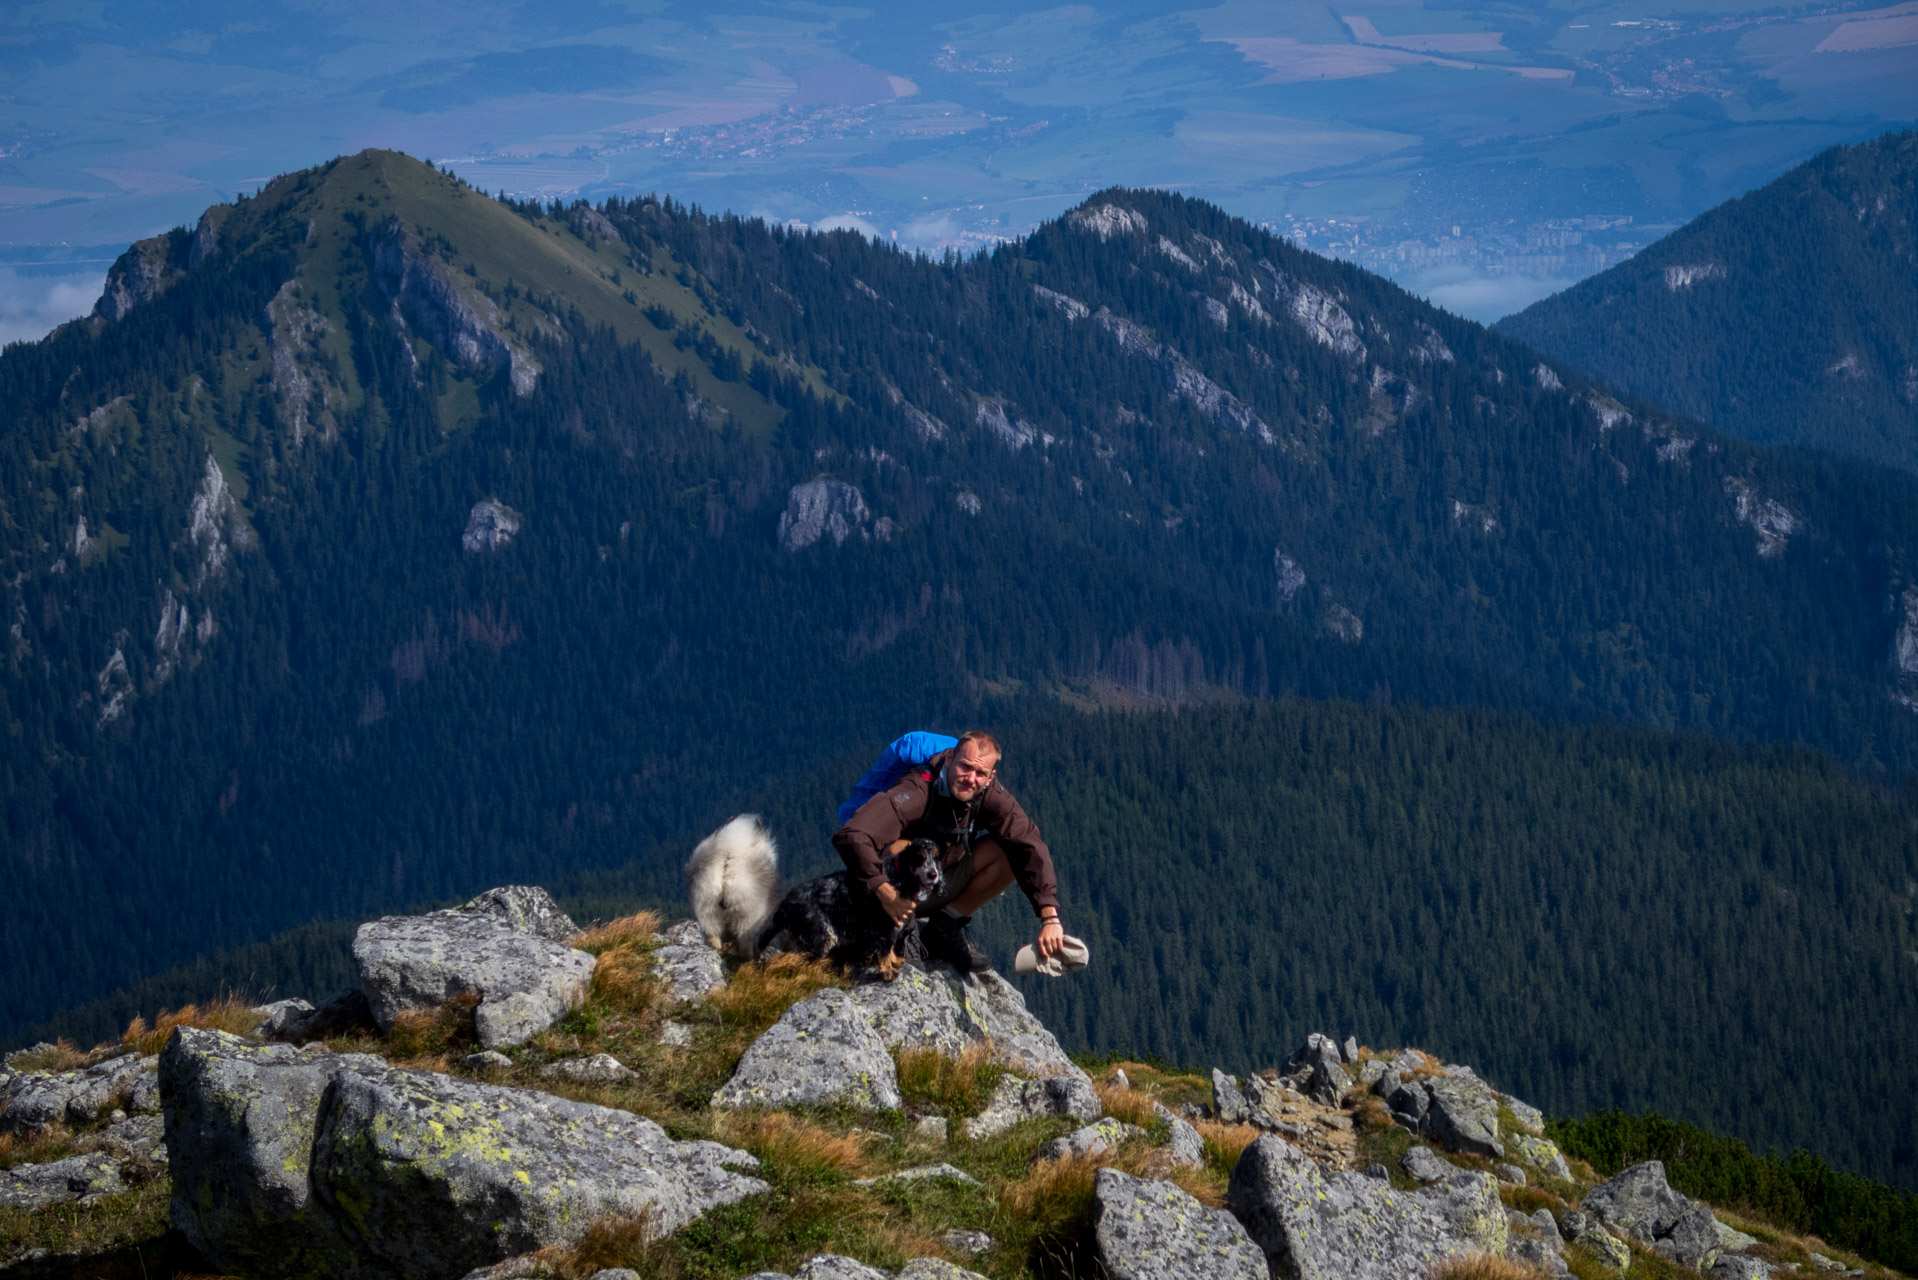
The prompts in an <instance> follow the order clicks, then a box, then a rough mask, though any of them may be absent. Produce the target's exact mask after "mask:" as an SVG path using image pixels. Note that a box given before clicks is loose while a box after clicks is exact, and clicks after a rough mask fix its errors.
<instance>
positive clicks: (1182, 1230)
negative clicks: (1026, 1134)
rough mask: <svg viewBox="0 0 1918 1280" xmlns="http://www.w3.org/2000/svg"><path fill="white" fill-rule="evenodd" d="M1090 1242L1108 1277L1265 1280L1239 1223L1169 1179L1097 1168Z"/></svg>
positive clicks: (1263, 1265)
mask: <svg viewBox="0 0 1918 1280" xmlns="http://www.w3.org/2000/svg"><path fill="white" fill-rule="evenodd" d="M1092 1196H1093V1213H1094V1215H1095V1222H1094V1226H1093V1240H1094V1242H1095V1244H1096V1245H1097V1247H1098V1250H1099V1258H1100V1261H1101V1262H1103V1263H1104V1265H1105V1274H1107V1275H1109V1276H1111V1277H1112V1280H1266V1262H1265V1257H1264V1255H1263V1254H1261V1253H1260V1251H1259V1248H1258V1246H1257V1245H1256V1244H1254V1243H1253V1242H1252V1239H1251V1237H1250V1236H1248V1235H1247V1234H1246V1230H1245V1228H1244V1227H1242V1226H1240V1225H1239V1223H1238V1222H1237V1221H1236V1220H1235V1219H1234V1218H1233V1216H1232V1215H1231V1214H1230V1213H1227V1212H1226V1211H1225V1210H1223V1209H1208V1208H1206V1207H1205V1206H1204V1205H1202V1204H1200V1203H1199V1202H1198V1201H1197V1200H1194V1199H1193V1198H1192V1197H1191V1196H1190V1195H1187V1194H1186V1193H1185V1192H1183V1191H1181V1190H1179V1188H1178V1187H1176V1186H1174V1185H1173V1184H1172V1183H1170V1182H1155V1181H1149V1180H1147V1179H1145V1178H1135V1177H1133V1176H1132V1175H1130V1174H1126V1173H1121V1172H1120V1171H1119V1170H1117V1169H1110V1168H1107V1169H1101V1170H1099V1172H1098V1174H1097V1176H1096V1177H1095V1180H1094V1182H1093V1190H1092Z"/></svg>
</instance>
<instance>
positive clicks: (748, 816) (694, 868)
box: [686, 813, 779, 956]
mask: <svg viewBox="0 0 1918 1280" xmlns="http://www.w3.org/2000/svg"><path fill="white" fill-rule="evenodd" d="M686 891H687V895H688V896H689V897H690V898H691V899H692V906H693V917H694V918H695V919H697V920H698V921H699V928H700V931H701V932H702V933H704V934H705V935H706V941H707V942H708V943H710V944H711V945H713V946H714V947H717V948H719V949H721V950H732V951H736V952H739V953H741V954H743V955H746V956H751V955H753V954H754V952H755V951H756V950H757V945H758V941H759V931H760V929H761V928H762V927H763V926H764V925H765V923H766V920H767V919H768V917H770V916H771V915H772V913H773V908H775V907H776V906H778V905H779V848H778V846H777V845H775V844H774V843H773V838H772V833H771V832H769V831H767V830H766V826H765V824H764V823H763V822H761V821H760V820H759V815H758V814H753V813H742V814H740V815H739V816H738V817H737V818H734V819H733V820H732V821H731V822H728V823H727V824H726V825H725V826H723V827H721V828H720V829H719V830H717V831H715V832H713V833H712V834H711V835H709V836H707V837H706V838H705V839H704V840H701V841H700V842H699V844H698V845H697V846H695V847H694V849H693V856H692V857H691V858H689V859H687V862H686Z"/></svg>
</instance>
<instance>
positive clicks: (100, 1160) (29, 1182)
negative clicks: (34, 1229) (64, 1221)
mask: <svg viewBox="0 0 1918 1280" xmlns="http://www.w3.org/2000/svg"><path fill="white" fill-rule="evenodd" d="M123 1190H125V1186H124V1184H123V1183H122V1182H121V1181H120V1166H119V1165H118V1164H117V1163H115V1162H114V1160H113V1158H112V1157H111V1156H108V1155H104V1154H102V1153H100V1152H97V1151H96V1152H92V1153H90V1154H87V1155H80V1156H68V1157H67V1158H66V1159H64V1160H53V1161H49V1162H48V1163H46V1164H19V1165H15V1166H14V1167H13V1168H11V1169H0V1209H26V1210H33V1209H44V1208H46V1207H47V1206H48V1205H53V1204H68V1203H71V1202H72V1201H75V1200H87V1199H90V1198H91V1197H94V1196H102V1195H112V1194H113V1193H114V1192H116V1191H123Z"/></svg>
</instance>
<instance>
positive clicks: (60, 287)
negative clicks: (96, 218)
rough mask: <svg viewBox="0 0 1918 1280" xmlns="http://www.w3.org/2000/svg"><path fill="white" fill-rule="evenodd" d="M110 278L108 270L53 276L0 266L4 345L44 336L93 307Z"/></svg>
mask: <svg viewBox="0 0 1918 1280" xmlns="http://www.w3.org/2000/svg"><path fill="white" fill-rule="evenodd" d="M106 279H107V277H106V272H104V271H87V272H83V273H78V274H75V275H69V276H49V275H45V274H42V273H40V272H32V273H25V272H21V271H18V270H14V269H11V268H7V267H0V346H5V345H6V344H7V343H9V342H32V341H35V340H37V339H40V338H44V337H46V336H47V334H49V333H51V332H52V331H53V329H54V327H55V326H57V325H61V324H64V323H66V322H67V321H68V320H71V319H73V318H74V317H75V316H83V315H85V314H86V313H87V312H89V311H91V310H93V304H94V303H95V302H96V301H98V299H99V297H100V290H101V288H102V287H103V286H104V285H105V284H106Z"/></svg>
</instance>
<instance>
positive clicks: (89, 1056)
mask: <svg viewBox="0 0 1918 1280" xmlns="http://www.w3.org/2000/svg"><path fill="white" fill-rule="evenodd" d="M99 1052H100V1050H99V1049H97V1048H96V1049H94V1050H93V1051H92V1052H91V1053H89V1052H87V1051H86V1050H84V1049H80V1048H77V1047H76V1046H75V1045H74V1043H73V1041H71V1040H69V1039H67V1038H66V1037H65V1036H62V1037H60V1039H59V1040H57V1041H55V1042H54V1043H53V1044H52V1045H50V1046H49V1047H47V1048H45V1049H33V1050H30V1049H22V1050H21V1051H20V1052H18V1053H15V1054H10V1055H9V1059H10V1061H11V1063H12V1065H13V1069H14V1070H16V1071H72V1070H73V1069H74V1068H76V1067H90V1066H92V1065H93V1064H94V1062H95V1061H97V1058H96V1056H95V1055H97V1054H98V1053H99Z"/></svg>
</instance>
